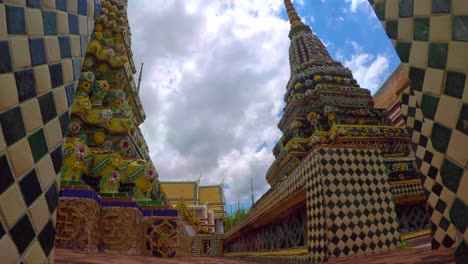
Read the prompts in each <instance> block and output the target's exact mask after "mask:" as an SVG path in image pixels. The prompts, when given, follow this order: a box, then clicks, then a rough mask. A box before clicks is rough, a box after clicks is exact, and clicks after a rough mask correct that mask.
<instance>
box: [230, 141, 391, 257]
mask: <svg viewBox="0 0 468 264" xmlns="http://www.w3.org/2000/svg"><path fill="white" fill-rule="evenodd" d="M390 188H391V187H390V183H389V178H388V174H387V173H386V167H385V164H384V159H383V156H382V153H381V151H380V150H378V149H376V148H366V147H362V146H351V145H350V146H339V145H320V146H317V147H316V148H315V149H314V150H312V151H311V153H310V154H309V155H308V156H307V157H306V158H305V159H304V160H303V161H302V163H301V164H300V165H299V166H298V167H297V168H296V169H295V170H294V171H293V173H291V175H290V176H289V177H287V178H285V179H284V180H283V181H282V182H280V183H279V184H277V185H276V186H275V187H273V188H272V189H271V190H270V191H269V192H268V193H267V194H266V195H264V196H263V197H262V198H261V199H260V200H259V201H258V202H257V203H256V204H255V206H254V207H253V208H252V209H251V212H250V213H249V215H248V216H247V218H246V219H245V221H243V222H242V223H241V224H239V225H237V226H235V227H234V228H233V229H231V230H230V231H229V232H228V233H227V234H226V240H225V252H226V254H225V255H227V256H258V257H261V255H262V254H263V253H266V252H272V253H273V254H275V252H277V253H280V252H281V251H283V252H284V254H277V256H276V258H277V259H278V260H279V259H282V260H284V259H290V260H299V261H302V260H304V259H305V257H304V256H300V255H298V254H289V253H290V252H288V251H291V250H292V251H294V250H296V251H297V250H298V249H300V248H307V259H308V261H309V262H322V261H326V260H327V259H329V258H332V257H347V256H355V255H362V254H369V253H375V252H380V251H384V250H388V249H392V248H395V247H396V246H397V245H398V242H399V236H400V235H399V233H398V231H397V229H398V226H399V224H398V221H397V215H396V211H395V205H394V203H393V201H392V194H391V192H390ZM304 203H305V205H306V206H305V212H306V221H305V222H303V224H304V228H303V229H302V230H304V231H303V232H304V233H303V234H302V235H304V236H305V239H304V240H303V241H301V239H297V240H296V241H297V242H296V244H291V243H286V242H285V243H283V242H281V241H279V243H274V244H270V245H267V243H262V241H267V240H271V239H272V238H273V237H283V238H284V237H286V240H288V241H292V240H293V238H294V237H296V238H297V237H298V236H299V237H300V236H301V234H300V232H301V231H300V230H301V228H295V229H296V230H298V231H297V232H292V233H291V234H290V235H289V236H285V234H286V233H288V229H291V228H294V227H288V224H287V223H288V222H293V221H290V220H288V216H287V215H288V212H287V210H285V208H298V209H297V210H298V211H293V212H289V215H290V216H289V217H293V216H294V215H298V214H300V210H301V209H300V208H301V204H304ZM302 208H303V207H302ZM285 215H286V217H285ZM278 219H283V220H288V221H284V222H285V223H284V224H283V225H281V224H280V225H279V227H277V228H274V229H273V233H271V232H264V231H262V230H265V229H268V226H270V225H277V226H278V222H280V221H279V220H278ZM296 222H298V223H300V219H299V220H298V221H296ZM280 226H283V228H281V227H280ZM274 232H277V234H276V233H274ZM262 236H263V237H262ZM256 238H258V239H256ZM287 246H289V248H287ZM292 251H291V252H292ZM268 258H271V256H269V257H268Z"/></svg>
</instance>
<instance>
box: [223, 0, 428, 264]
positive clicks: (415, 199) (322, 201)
mask: <svg viewBox="0 0 468 264" xmlns="http://www.w3.org/2000/svg"><path fill="white" fill-rule="evenodd" d="M285 5H286V9H287V13H288V16H289V20H290V23H291V31H290V33H289V38H290V39H291V46H290V49H289V57H290V67H291V78H290V80H289V82H288V84H287V87H286V94H285V97H284V100H285V101H286V106H285V108H284V109H283V113H284V114H283V117H282V118H281V120H280V122H279V124H278V127H279V128H280V130H281V131H282V132H283V137H282V138H281V139H280V140H279V142H278V143H277V145H276V146H275V147H274V149H273V154H274V155H275V158H276V159H275V161H274V162H273V164H272V165H271V167H270V168H269V170H268V172H267V175H266V178H267V181H268V183H269V184H270V185H271V189H270V191H268V192H267V193H266V194H265V195H264V196H263V197H262V198H261V199H260V200H259V201H258V202H257V203H256V204H255V205H254V207H253V208H252V210H251V212H250V214H249V216H248V217H247V219H246V220H245V221H243V222H242V223H240V224H239V225H238V226H236V227H234V228H233V229H232V230H230V231H229V232H228V233H227V235H226V241H225V242H226V251H227V252H228V253H227V254H228V255H233V256H237V255H251V256H256V257H260V256H263V255H264V254H263V253H262V251H267V250H269V251H273V252H276V253H274V254H273V255H275V254H276V255H278V256H281V257H280V259H288V258H289V259H293V260H300V261H302V260H304V259H305V258H308V260H309V261H317V262H322V261H326V260H327V259H329V258H330V257H344V256H352V255H359V254H365V253H370V252H378V251H382V250H387V249H391V248H394V247H395V246H396V245H397V243H398V240H399V237H400V232H401V233H403V234H406V233H409V232H413V231H421V230H425V229H427V228H428V222H429V221H428V219H427V217H426V211H425V203H426V200H425V196H424V191H423V188H422V184H421V176H420V173H419V172H418V171H417V170H416V164H415V157H414V154H413V152H412V151H411V139H410V138H409V137H408V133H407V131H406V130H405V129H404V128H401V127H395V126H393V125H391V121H390V120H389V119H388V118H387V114H388V113H387V111H386V110H384V109H375V108H374V102H373V99H372V96H371V95H370V91H369V90H367V89H365V88H361V87H360V86H359V85H358V83H357V81H356V80H355V79H354V78H353V75H352V73H351V71H350V70H349V69H347V68H345V67H343V66H342V64H341V63H340V62H337V61H334V60H333V59H332V58H331V57H330V55H329V53H328V51H327V50H326V48H325V46H324V45H323V43H322V42H321V41H320V39H319V38H318V37H317V36H316V35H315V34H313V33H312V30H311V29H310V27H309V26H307V25H305V24H304V23H303V22H301V20H300V19H299V16H298V14H297V13H296V11H295V9H294V6H293V5H292V3H291V1H289V0H285ZM291 184H292V186H291ZM278 192H279V193H278ZM282 192H286V193H282ZM280 193H281V194H280ZM275 195H278V196H279V197H275ZM272 197H273V198H272ZM275 198H276V199H275ZM395 205H396V207H395ZM285 208H288V210H286V211H285ZM302 212H305V214H303V213H302ZM302 214H303V215H304V217H298V218H297V219H296V218H295V217H294V216H299V215H302ZM397 214H398V217H397ZM260 215H262V216H263V217H262V219H259V218H258V217H259V216H260ZM414 215H416V218H417V219H418V220H419V221H410V220H408V218H410V217H413V218H414ZM399 218H401V219H403V220H402V221H398V219H399ZM295 223H297V225H296V224H295ZM267 240H272V241H273V242H271V243H266V242H263V241H267ZM298 248H304V251H297V250H298Z"/></svg>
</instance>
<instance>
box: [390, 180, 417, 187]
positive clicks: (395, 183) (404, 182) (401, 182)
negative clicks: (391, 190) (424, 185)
mask: <svg viewBox="0 0 468 264" xmlns="http://www.w3.org/2000/svg"><path fill="white" fill-rule="evenodd" d="M411 183H421V180H420V179H415V180H408V181H398V182H392V183H390V185H392V186H395V185H404V184H411Z"/></svg>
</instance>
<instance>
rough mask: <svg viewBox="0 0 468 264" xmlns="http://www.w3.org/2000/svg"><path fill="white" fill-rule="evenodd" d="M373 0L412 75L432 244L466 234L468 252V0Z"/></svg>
mask: <svg viewBox="0 0 468 264" xmlns="http://www.w3.org/2000/svg"><path fill="white" fill-rule="evenodd" d="M369 2H370V3H371V4H372V7H373V8H374V11H375V13H376V15H377V17H378V18H379V20H380V21H382V26H383V27H384V29H385V31H386V32H387V35H388V37H389V38H390V40H391V41H392V43H393V45H394V47H395V50H396V52H397V53H398V55H399V57H400V59H401V62H402V66H403V68H404V69H405V71H406V73H407V74H408V77H409V80H410V81H411V86H410V88H408V89H406V90H405V91H403V92H402V93H401V94H400V95H399V100H400V103H401V112H402V114H403V116H404V119H405V123H406V125H407V129H408V130H409V132H410V134H411V135H412V141H413V148H414V150H415V152H416V158H417V163H418V166H419V169H420V170H421V172H422V173H423V174H424V175H425V178H424V187H425V189H426V194H427V196H428V204H429V207H430V210H429V212H430V214H431V221H432V225H433V227H432V247H433V249H437V248H439V247H440V246H443V247H452V246H454V245H455V244H456V240H457V239H458V240H463V241H464V242H465V243H461V244H460V247H459V248H458V250H457V253H456V255H459V253H460V254H461V253H462V252H463V251H465V252H466V251H468V246H467V243H468V230H467V228H466V227H467V223H468V218H467V215H468V205H467V204H468V196H467V194H468V192H466V188H462V186H465V187H466V186H468V173H467V170H466V168H467V162H468V136H467V135H468V92H467V90H468V82H467V81H466V74H467V73H468V64H467V63H466V62H467V61H468V1H466V0H452V1H446V0H432V1H430V0H414V1H390V0H387V1H385V0H375V1H369ZM457 233H458V234H457ZM465 258H467V256H466V255H465Z"/></svg>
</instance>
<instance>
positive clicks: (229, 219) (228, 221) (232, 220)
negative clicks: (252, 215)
mask: <svg viewBox="0 0 468 264" xmlns="http://www.w3.org/2000/svg"><path fill="white" fill-rule="evenodd" d="M248 213H249V210H248V209H245V208H241V209H239V210H237V211H236V212H235V213H234V214H232V215H227V216H226V218H224V232H228V231H229V229H231V228H233V227H234V226H236V225H237V224H238V223H239V222H241V221H242V220H244V219H245V218H246V217H247V215H248Z"/></svg>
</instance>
